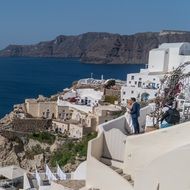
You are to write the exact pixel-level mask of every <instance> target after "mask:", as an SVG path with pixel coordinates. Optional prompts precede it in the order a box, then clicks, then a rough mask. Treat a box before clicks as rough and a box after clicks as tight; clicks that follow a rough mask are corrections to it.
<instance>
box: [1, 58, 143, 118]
mask: <svg viewBox="0 0 190 190" xmlns="http://www.w3.org/2000/svg"><path fill="white" fill-rule="evenodd" d="M144 67H145V65H130V64H129V65H120V64H118V65H116V64H115V65H114V64H111V65H108V64H84V63H81V62H80V61H79V60H78V59H63V58H16V57H14V58H0V118H1V117H3V116H4V115H5V114H7V113H9V112H10V111H11V110H12V108H13V105H14V104H18V103H22V102H24V100H25V99H26V98H35V97H37V96H38V95H39V94H42V95H45V96H50V95H52V94H55V93H57V92H60V91H62V90H63V89H64V88H66V87H70V86H71V84H72V82H73V81H76V80H79V79H81V78H89V77H90V76H91V73H93V78H100V77H101V75H102V74H103V75H104V78H105V79H108V78H116V79H122V80H126V75H127V73H132V72H139V71H140V69H141V68H144Z"/></svg>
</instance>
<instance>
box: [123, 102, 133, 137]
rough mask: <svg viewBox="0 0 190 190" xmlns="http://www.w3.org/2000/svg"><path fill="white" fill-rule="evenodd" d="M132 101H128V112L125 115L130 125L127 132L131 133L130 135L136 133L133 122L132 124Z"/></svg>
mask: <svg viewBox="0 0 190 190" xmlns="http://www.w3.org/2000/svg"><path fill="white" fill-rule="evenodd" d="M132 104H133V102H132V100H128V101H127V112H126V113H125V117H126V120H127V123H128V127H129V128H127V131H128V132H129V133H130V134H133V133H134V132H135V130H134V127H133V122H132V118H131V114H130V112H131V109H132Z"/></svg>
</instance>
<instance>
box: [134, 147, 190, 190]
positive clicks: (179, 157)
mask: <svg viewBox="0 0 190 190" xmlns="http://www.w3.org/2000/svg"><path fill="white" fill-rule="evenodd" d="M189 161H190V144H188V145H186V146H182V147H180V148H177V149H175V150H174V151H171V152H168V153H166V154H164V155H163V156H161V157H158V158H157V159H155V160H154V161H153V162H151V163H150V164H149V165H148V166H146V167H145V168H143V169H142V170H141V171H138V173H137V175H136V180H135V187H134V189H135V190H149V189H150V190H157V189H160V190H187V189H189V187H190V180H189V176H190V169H189V167H188V166H189Z"/></svg>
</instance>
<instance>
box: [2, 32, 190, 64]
mask: <svg viewBox="0 0 190 190" xmlns="http://www.w3.org/2000/svg"><path fill="white" fill-rule="evenodd" d="M184 41H186V42H190V32H182V31H181V32H180V31H161V32H145V33H137V34H134V35H119V34H110V33H99V32H90V33H85V34H81V35H77V36H64V35H61V36H58V37H56V38H55V39H54V40H52V41H46V42H40V43H38V44H35V45H9V46H8V47H6V48H5V49H3V50H1V51H0V56H1V57H2V56H3V57H4V56H6V57H10V56H15V57H19V56H25V57H64V58H68V57H72V58H80V59H81V61H82V62H85V63H99V64H101V63H111V64H113V63H117V64H127V63H147V62H148V52H149V50H151V49H152V48H156V47H158V45H159V44H161V43H164V42H184Z"/></svg>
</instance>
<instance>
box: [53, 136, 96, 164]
mask: <svg viewBox="0 0 190 190" xmlns="http://www.w3.org/2000/svg"><path fill="white" fill-rule="evenodd" d="M96 136H97V133H91V134H88V135H86V136H84V137H83V138H82V139H81V140H79V141H78V142H76V141H74V140H72V139H68V140H67V141H66V142H65V143H64V144H63V145H62V147H61V148H60V149H59V150H57V151H56V152H54V153H53V154H52V156H51V158H50V164H51V166H52V167H55V166H56V163H58V164H59V165H60V166H64V165H65V164H67V163H74V161H75V158H76V156H79V157H82V156H86V155H87V148H88V141H89V140H91V139H93V138H95V137H96Z"/></svg>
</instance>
